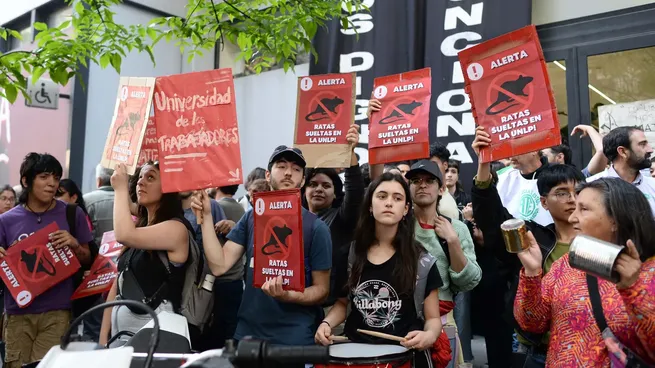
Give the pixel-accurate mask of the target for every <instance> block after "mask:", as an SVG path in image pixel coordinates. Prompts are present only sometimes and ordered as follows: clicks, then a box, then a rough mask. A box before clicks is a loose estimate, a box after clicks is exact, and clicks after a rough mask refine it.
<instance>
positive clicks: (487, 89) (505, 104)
mask: <svg viewBox="0 0 655 368" xmlns="http://www.w3.org/2000/svg"><path fill="white" fill-rule="evenodd" d="M459 60H460V63H461V66H462V71H463V73H464V79H465V82H466V87H465V89H466V92H467V93H468V95H469V97H470V99H471V105H472V111H473V115H474V117H475V121H476V122H477V124H478V125H482V126H484V127H485V128H486V131H487V132H488V133H489V134H490V135H491V146H490V147H489V148H485V149H483V150H482V151H481V152H480V160H481V161H482V162H491V161H495V160H499V159H503V158H508V157H512V156H516V155H520V154H524V153H528V152H534V151H538V150H540V149H543V148H548V147H552V146H556V145H559V144H561V142H562V140H561V136H560V126H559V120H558V118H557V108H556V107H555V99H554V98H553V94H552V90H551V87H550V80H549V78H548V73H547V70H546V63H545V61H544V55H543V51H542V49H541V44H540V43H539V38H538V36H537V31H536V28H535V26H528V27H524V28H521V29H519V30H517V31H514V32H511V33H508V34H505V35H503V36H500V37H497V38H494V39H492V40H489V41H487V42H484V43H481V44H479V45H477V46H474V47H471V48H469V49H466V50H464V51H461V52H460V53H459Z"/></svg>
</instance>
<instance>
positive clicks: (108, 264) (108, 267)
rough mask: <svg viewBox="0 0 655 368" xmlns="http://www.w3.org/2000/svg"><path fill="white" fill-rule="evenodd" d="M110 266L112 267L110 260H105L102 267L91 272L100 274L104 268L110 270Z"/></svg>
mask: <svg viewBox="0 0 655 368" xmlns="http://www.w3.org/2000/svg"><path fill="white" fill-rule="evenodd" d="M111 268H112V267H111V262H110V261H107V262H105V264H104V265H102V267H99V268H98V269H97V270H96V272H94V273H93V274H94V275H97V274H101V273H104V271H105V270H106V269H110V270H111Z"/></svg>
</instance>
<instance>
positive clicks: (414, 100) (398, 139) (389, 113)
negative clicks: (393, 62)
mask: <svg viewBox="0 0 655 368" xmlns="http://www.w3.org/2000/svg"><path fill="white" fill-rule="evenodd" d="M431 86H432V76H431V70H430V68H425V69H420V70H414V71H411V72H407V73H400V74H395V75H390V76H386V77H381V78H375V82H374V85H373V96H374V98H376V99H378V100H380V102H381V103H382V109H381V110H380V111H379V112H376V113H373V114H372V116H371V124H370V125H369V138H368V141H369V142H368V147H369V163H371V164H381V163H387V162H395V161H406V160H413V159H420V158H426V157H428V156H429V154H430V135H429V132H428V124H429V118H430V97H431V96H432V87H431Z"/></svg>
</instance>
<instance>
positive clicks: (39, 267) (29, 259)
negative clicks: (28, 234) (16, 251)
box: [20, 249, 57, 276]
mask: <svg viewBox="0 0 655 368" xmlns="http://www.w3.org/2000/svg"><path fill="white" fill-rule="evenodd" d="M36 257H37V255H36V249H35V250H34V252H33V253H27V252H26V251H24V250H21V251H20V261H21V262H23V263H25V267H26V268H27V270H28V271H29V272H30V273H33V272H34V268H36V272H37V273H38V272H42V273H45V274H46V275H49V276H54V275H56V274H57V270H56V269H55V265H53V264H52V262H50V260H48V259H47V258H45V257H41V261H40V262H39V263H38V264H37V263H36ZM46 265H47V267H46Z"/></svg>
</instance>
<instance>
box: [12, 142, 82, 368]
mask: <svg viewBox="0 0 655 368" xmlns="http://www.w3.org/2000/svg"><path fill="white" fill-rule="evenodd" d="M62 172H63V169H62V167H61V164H60V163H59V161H57V159H56V158H54V157H53V156H51V155H49V154H39V153H34V152H33V153H30V154H28V155H27V156H26V157H25V159H24V160H23V163H22V164H21V167H20V177H21V187H22V193H21V195H20V197H19V199H18V202H19V205H18V206H16V207H14V208H12V209H11V210H9V211H8V212H5V213H3V214H2V215H0V245H1V246H2V248H0V258H2V257H4V255H5V254H6V249H7V248H9V247H11V246H12V245H14V243H16V242H18V241H20V240H23V239H25V238H27V237H28V236H30V235H31V234H33V233H34V232H36V231H38V230H40V229H42V228H43V227H45V226H47V225H48V224H50V223H52V222H56V223H57V225H58V227H59V230H57V231H55V232H53V233H52V234H50V240H51V243H52V245H54V246H55V247H56V248H62V247H65V246H68V247H69V248H70V249H71V250H72V251H73V252H74V253H75V255H76V256H77V258H78V260H79V261H80V263H82V264H88V263H89V262H90V261H91V253H90V252H89V247H88V242H90V241H91V239H93V236H92V235H91V231H90V230H89V228H88V226H86V217H85V215H84V212H83V211H82V210H81V209H80V208H79V207H78V208H77V211H76V216H75V221H76V227H77V234H76V235H77V236H76V237H73V236H72V235H71V234H70V233H69V232H68V231H69V227H68V222H67V221H66V204H65V203H64V202H62V201H58V200H56V199H55V195H56V194H57V189H58V188H59V180H60V179H61V175H62ZM73 291H74V288H73V279H72V278H68V279H67V280H64V281H62V282H61V283H59V284H57V285H55V286H53V287H52V288H51V289H50V290H48V291H46V292H45V293H43V294H41V295H39V296H38V297H36V298H35V299H34V301H33V302H32V303H31V304H30V305H29V306H28V307H26V308H20V307H18V305H17V304H16V302H15V301H14V299H13V297H12V296H11V294H9V293H5V296H4V302H5V315H6V317H5V321H4V326H3V338H4V341H5V344H6V355H5V367H8V368H14V367H21V365H22V364H25V363H30V362H34V361H37V360H40V359H41V358H43V357H44V356H45V354H46V353H47V352H48V350H50V348H51V347H53V346H55V345H57V344H59V341H60V339H61V336H62V335H63V334H64V333H65V332H66V329H67V328H68V325H69V323H70V318H71V306H72V304H71V296H72V295H73Z"/></svg>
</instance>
